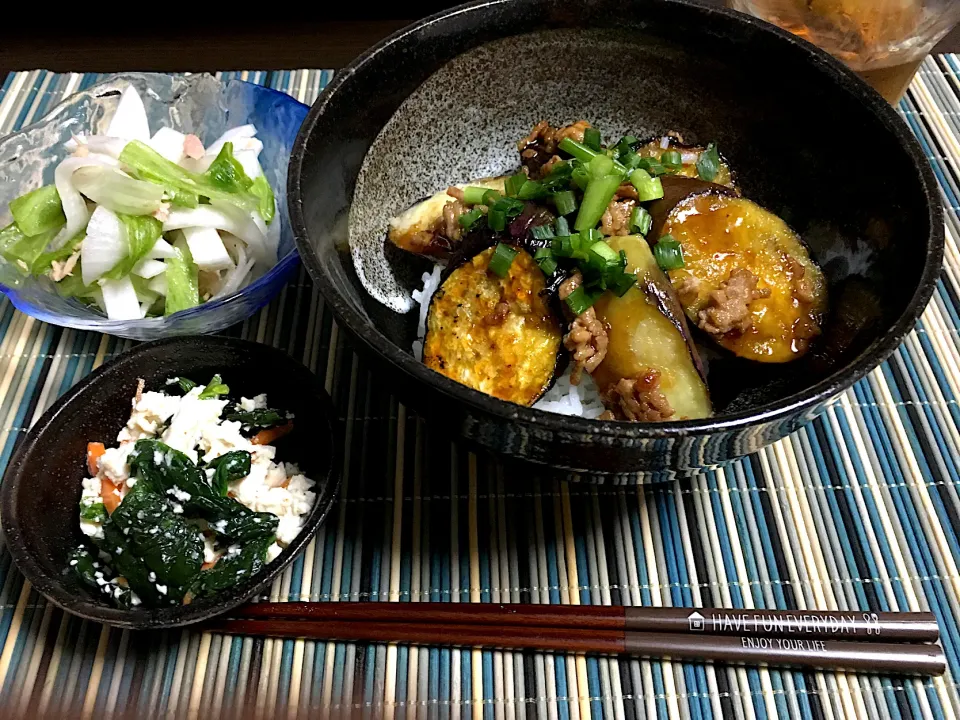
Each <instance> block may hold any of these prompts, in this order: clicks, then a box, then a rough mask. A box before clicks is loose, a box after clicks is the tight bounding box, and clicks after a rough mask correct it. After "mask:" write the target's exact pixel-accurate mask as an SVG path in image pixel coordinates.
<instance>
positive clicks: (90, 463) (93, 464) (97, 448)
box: [87, 442, 107, 476]
mask: <svg viewBox="0 0 960 720" xmlns="http://www.w3.org/2000/svg"><path fill="white" fill-rule="evenodd" d="M106 451H107V448H105V447H104V446H103V443H102V442H88V443H87V470H88V471H89V473H90V475H91V476H94V475H96V474H97V473H98V472H99V471H100V467H99V464H98V463H97V461H98V460H99V459H100V456H101V455H103V454H104V453H105V452H106Z"/></svg>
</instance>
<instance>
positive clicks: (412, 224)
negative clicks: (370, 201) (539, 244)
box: [387, 177, 506, 260]
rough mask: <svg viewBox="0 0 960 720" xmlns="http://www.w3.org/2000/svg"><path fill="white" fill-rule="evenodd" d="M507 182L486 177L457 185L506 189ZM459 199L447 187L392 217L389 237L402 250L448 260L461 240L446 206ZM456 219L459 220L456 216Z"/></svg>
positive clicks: (498, 178) (502, 179)
mask: <svg viewBox="0 0 960 720" xmlns="http://www.w3.org/2000/svg"><path fill="white" fill-rule="evenodd" d="M505 182H506V177H497V178H484V179H482V180H476V181H474V182H471V183H466V184H464V185H457V186H456V187H458V188H460V189H461V190H462V189H463V188H465V187H467V186H468V185H472V186H480V187H487V188H490V189H491V190H496V191H497V192H500V193H502V192H503V186H504V183H505ZM455 201H456V198H454V197H453V196H451V195H449V194H448V193H447V191H446V189H444V190H441V191H440V192H438V193H436V194H435V195H432V196H431V197H429V198H427V199H426V200H423V201H421V202H418V203H417V204H416V205H414V206H413V207H411V208H409V209H407V210H405V211H404V212H402V213H400V215H398V216H397V217H395V218H393V219H392V220H391V221H390V227H389V229H388V230H387V239H388V240H389V241H390V242H392V243H393V244H394V245H396V246H397V247H398V248H400V249H401V250H406V251H407V252H411V253H414V254H416V255H428V256H430V257H432V258H436V259H438V260H446V259H447V258H449V257H450V256H451V255H452V254H453V252H454V251H455V250H456V248H457V246H458V244H459V241H460V232H459V228H458V227H453V228H452V230H453V232H450V231H449V230H450V229H448V228H447V224H448V223H447V222H446V218H445V217H444V208H445V207H446V206H447V205H449V204H450V203H453V202H455ZM453 220H454V222H456V218H453Z"/></svg>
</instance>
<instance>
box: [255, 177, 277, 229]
mask: <svg viewBox="0 0 960 720" xmlns="http://www.w3.org/2000/svg"><path fill="white" fill-rule="evenodd" d="M250 192H251V193H253V194H254V195H256V196H257V200H258V203H259V204H258V206H257V211H258V212H259V213H260V217H262V218H263V219H264V221H265V222H266V223H267V224H269V223H270V222H272V221H273V216H274V213H275V212H276V209H277V200H276V198H275V197H274V195H273V188H272V187H270V183H269V182H268V181H267V176H266V175H264V174H263V173H261V174H260V175H258V176H257V179H256V180H254V181H253V184H252V185H251V186H250Z"/></svg>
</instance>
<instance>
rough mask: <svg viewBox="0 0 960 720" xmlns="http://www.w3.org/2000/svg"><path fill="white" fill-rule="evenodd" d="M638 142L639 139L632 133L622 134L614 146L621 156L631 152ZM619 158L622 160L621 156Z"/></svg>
mask: <svg viewBox="0 0 960 720" xmlns="http://www.w3.org/2000/svg"><path fill="white" fill-rule="evenodd" d="M639 144H640V141H639V140H638V139H637V138H636V137H634V136H633V135H624V136H623V137H622V138H620V140H619V141H618V142H617V144H616V146H615V148H616V151H617V153H618V154H619V155H621V156H622V155H626V154H628V153H632V152H633V150H634V148H636V147H637V145H639ZM620 160H621V161H622V160H623V158H622V157H621V158H620Z"/></svg>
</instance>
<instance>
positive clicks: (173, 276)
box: [163, 238, 200, 315]
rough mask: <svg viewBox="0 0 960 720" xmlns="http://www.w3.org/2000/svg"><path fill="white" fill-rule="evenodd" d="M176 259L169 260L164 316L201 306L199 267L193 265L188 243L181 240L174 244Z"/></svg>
mask: <svg viewBox="0 0 960 720" xmlns="http://www.w3.org/2000/svg"><path fill="white" fill-rule="evenodd" d="M173 248H174V250H176V252H177V256H176V257H172V258H168V259H167V261H166V262H167V271H166V272H165V273H164V275H165V276H166V278H167V301H166V306H165V307H164V310H163V314H164V315H172V314H173V313H175V312H180V311H181V310H186V309H187V308H192V307H196V306H197V305H199V304H200V284H199V282H200V281H199V272H198V270H197V266H196V265H194V263H193V256H191V255H190V248H189V247H187V242H186V240H184V239H183V238H180V239H179V240H177V241H176V242H175V243H174V244H173Z"/></svg>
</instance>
